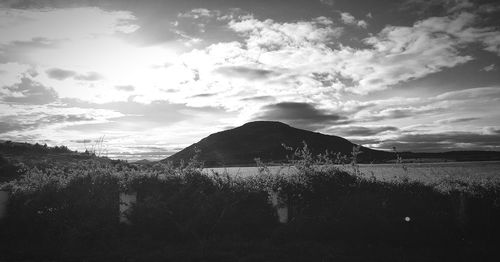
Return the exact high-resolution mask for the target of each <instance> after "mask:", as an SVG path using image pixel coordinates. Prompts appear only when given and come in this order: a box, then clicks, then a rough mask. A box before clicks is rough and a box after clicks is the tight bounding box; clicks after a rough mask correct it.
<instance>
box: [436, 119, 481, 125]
mask: <svg viewBox="0 0 500 262" xmlns="http://www.w3.org/2000/svg"><path fill="white" fill-rule="evenodd" d="M479 119H481V118H480V117H461V118H452V119H443V120H439V121H437V122H436V123H438V124H455V123H464V122H471V121H474V120H479Z"/></svg>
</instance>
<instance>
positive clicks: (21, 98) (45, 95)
mask: <svg viewBox="0 0 500 262" xmlns="http://www.w3.org/2000/svg"><path fill="white" fill-rule="evenodd" d="M2 89H3V90H5V91H7V92H1V91H2ZM56 99H57V93H56V91H54V89H52V88H51V87H46V86H44V85H42V84H40V83H38V82H35V81H33V80H32V79H31V78H28V77H23V78H21V82H20V83H17V84H14V85H11V86H4V87H2V88H0V100H1V101H4V102H11V103H18V104H31V105H43V104H48V103H51V102H54V101H56Z"/></svg>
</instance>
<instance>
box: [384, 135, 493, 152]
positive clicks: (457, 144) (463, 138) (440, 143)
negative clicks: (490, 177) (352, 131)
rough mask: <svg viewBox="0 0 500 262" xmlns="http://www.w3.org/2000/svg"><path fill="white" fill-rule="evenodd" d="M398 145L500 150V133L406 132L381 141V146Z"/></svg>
mask: <svg viewBox="0 0 500 262" xmlns="http://www.w3.org/2000/svg"><path fill="white" fill-rule="evenodd" d="M394 146H395V147H396V148H397V149H398V150H399V151H414V152H440V151H446V150H485V149H490V150H499V149H500V134H497V133H495V134H483V133H476V132H443V133H428V134H405V135H402V136H399V137H397V138H395V139H394V140H393V141H385V142H382V143H380V147H381V148H386V149H390V148H392V147H394Z"/></svg>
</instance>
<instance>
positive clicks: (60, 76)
mask: <svg viewBox="0 0 500 262" xmlns="http://www.w3.org/2000/svg"><path fill="white" fill-rule="evenodd" d="M45 73H47V76H48V77H50V78H53V79H57V80H64V79H66V78H70V77H74V76H75V75H76V72H75V71H70V70H64V69H60V68H51V69H48V70H47V71H45Z"/></svg>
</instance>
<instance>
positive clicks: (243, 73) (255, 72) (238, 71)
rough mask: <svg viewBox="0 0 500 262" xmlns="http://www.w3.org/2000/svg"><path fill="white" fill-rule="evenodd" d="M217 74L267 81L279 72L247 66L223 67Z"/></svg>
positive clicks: (218, 69)
mask: <svg viewBox="0 0 500 262" xmlns="http://www.w3.org/2000/svg"><path fill="white" fill-rule="evenodd" d="M215 72H216V73H219V74H221V75H224V76H228V77H239V78H245V79H248V80H259V79H267V78H269V77H271V76H276V75H278V73H277V72H275V71H272V70H266V69H256V68H250V67H246V66H223V67H219V68H217V69H216V70H215Z"/></svg>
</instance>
